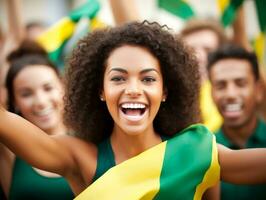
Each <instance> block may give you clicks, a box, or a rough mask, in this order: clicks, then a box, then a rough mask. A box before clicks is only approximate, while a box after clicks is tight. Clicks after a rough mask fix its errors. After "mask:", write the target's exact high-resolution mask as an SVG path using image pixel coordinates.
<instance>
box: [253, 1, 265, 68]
mask: <svg viewBox="0 0 266 200" xmlns="http://www.w3.org/2000/svg"><path fill="white" fill-rule="evenodd" d="M255 3H256V8H257V15H258V21H259V27H260V33H259V35H258V36H257V38H256V39H255V50H256V53H257V55H258V58H259V60H260V61H261V63H263V64H266V50H265V49H266V44H265V42H266V40H265V37H266V12H265V9H266V1H265V0H255Z"/></svg>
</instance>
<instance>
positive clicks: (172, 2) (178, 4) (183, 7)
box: [158, 0, 194, 19]
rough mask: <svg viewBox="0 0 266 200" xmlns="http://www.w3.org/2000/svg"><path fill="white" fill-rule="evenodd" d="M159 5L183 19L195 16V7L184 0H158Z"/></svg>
mask: <svg viewBox="0 0 266 200" xmlns="http://www.w3.org/2000/svg"><path fill="white" fill-rule="evenodd" d="M158 5H159V7H160V8H163V9H165V10H166V11H168V12H170V13H172V14H174V15H176V16H178V17H181V18H183V19H189V18H191V17H193V16H194V11H193V9H192V8H191V6H190V5H189V4H188V3H186V2H185V1H184V0H158Z"/></svg>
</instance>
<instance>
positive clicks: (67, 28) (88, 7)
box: [37, 0, 102, 68]
mask: <svg viewBox="0 0 266 200" xmlns="http://www.w3.org/2000/svg"><path fill="white" fill-rule="evenodd" d="M99 9H100V5H99V3H98V1H97V0H87V2H86V3H85V4H83V5H82V6H80V7H78V8H77V9H75V10H73V11H72V12H71V13H70V14H69V15H68V16H66V17H64V18H62V19H61V20H59V21H58V22H57V23H55V24H54V25H53V26H52V27H51V28H49V29H48V30H47V31H45V32H44V33H43V34H42V35H40V37H38V38H37V41H38V42H39V43H40V44H41V45H42V46H43V47H44V48H45V49H46V51H47V52H48V54H49V58H50V59H51V61H53V62H54V63H55V64H56V65H57V66H59V67H60V68H62V67H63V62H64V58H62V52H63V50H64V48H65V46H66V43H67V42H68V41H69V40H70V38H72V36H73V35H75V34H74V33H75V32H76V27H77V24H78V22H79V21H80V20H81V19H84V18H87V19H88V20H89V22H90V26H91V27H87V32H88V31H89V29H92V28H95V27H97V26H101V25H102V24H101V23H99V21H98V20H97V18H96V17H95V16H96V14H97V12H98V11H99ZM83 32H84V31H83Z"/></svg>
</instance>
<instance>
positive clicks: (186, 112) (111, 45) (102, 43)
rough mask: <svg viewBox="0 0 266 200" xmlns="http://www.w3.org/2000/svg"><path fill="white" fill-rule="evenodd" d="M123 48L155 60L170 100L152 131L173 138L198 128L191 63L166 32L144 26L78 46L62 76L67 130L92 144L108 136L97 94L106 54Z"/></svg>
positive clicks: (97, 35)
mask: <svg viewBox="0 0 266 200" xmlns="http://www.w3.org/2000/svg"><path fill="white" fill-rule="evenodd" d="M124 45H133V46H140V47H144V48H146V49H147V50H148V51H149V52H150V53H151V54H152V55H154V56H155V57H156V58H157V59H158V60H159V63H160V67H161V71H162V76H163V82H164V88H166V89H167V93H168V96H167V100H166V102H164V103H162V104H161V106H160V109H159V111H158V113H157V115H156V117H155V120H154V128H155V131H156V132H158V133H159V134H164V135H169V136H171V135H173V134H175V133H177V132H179V131H180V130H182V129H184V128H185V127H187V126H188V125H191V124H193V123H196V122H198V113H199V109H198V93H199V92H198V90H199V73H198V67H197V62H196V60H195V58H194V57H193V56H192V54H191V53H190V52H189V51H188V50H187V48H186V47H185V46H184V45H183V43H182V42H181V40H180V39H178V38H176V37H174V36H173V35H172V34H170V33H169V32H168V30H166V27H165V26H160V25H159V24H158V23H149V22H147V21H144V22H143V23H137V22H131V23H128V24H125V25H123V26H120V27H115V28H106V29H102V30H98V31H95V32H92V33H90V34H89V35H88V36H86V37H85V38H83V39H82V40H81V41H80V42H79V43H78V45H77V47H76V49H75V50H74V52H73V55H72V57H71V58H70V66H69V68H68V71H67V73H66V79H67V80H66V95H65V98H64V99H65V114H64V121H65V124H66V125H67V126H68V127H69V128H71V129H72V130H73V131H74V132H75V133H76V135H77V136H78V137H81V138H83V139H86V140H89V141H92V142H94V143H98V142H100V141H102V140H103V139H105V138H107V137H109V136H110V134H111V132H112V129H113V123H114V122H113V120H112V118H111V115H110V114H109V112H108V110H107V106H106V104H105V103H104V102H102V101H100V98H99V94H100V91H101V90H102V87H103V74H104V71H105V68H106V61H107V59H108V57H109V55H110V53H111V52H112V51H114V50H115V49H116V48H119V47H121V46H124Z"/></svg>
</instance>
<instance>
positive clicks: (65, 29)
mask: <svg viewBox="0 0 266 200" xmlns="http://www.w3.org/2000/svg"><path fill="white" fill-rule="evenodd" d="M74 28H75V22H73V21H71V19H70V18H69V17H64V18H63V19H61V20H60V21H59V22H57V23H56V24H55V25H53V26H52V27H51V28H49V29H48V30H47V31H45V32H44V33H43V34H42V35H41V36H40V37H38V38H37V41H38V42H39V43H40V44H41V45H42V46H43V47H44V48H45V49H46V51H48V52H53V51H55V50H57V49H58V48H59V47H60V46H61V45H62V44H63V42H64V41H65V40H66V39H68V38H69V37H70V36H71V35H72V34H73V32H74Z"/></svg>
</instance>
